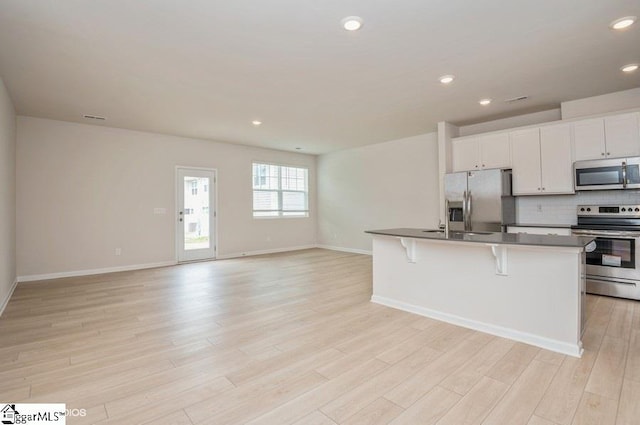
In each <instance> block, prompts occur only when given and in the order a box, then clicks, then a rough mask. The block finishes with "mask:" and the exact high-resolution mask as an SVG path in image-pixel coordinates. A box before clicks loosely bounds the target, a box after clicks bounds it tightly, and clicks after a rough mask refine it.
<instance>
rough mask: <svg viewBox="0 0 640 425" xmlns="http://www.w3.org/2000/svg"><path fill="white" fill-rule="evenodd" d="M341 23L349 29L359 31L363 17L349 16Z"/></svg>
mask: <svg viewBox="0 0 640 425" xmlns="http://www.w3.org/2000/svg"><path fill="white" fill-rule="evenodd" d="M340 23H341V24H342V28H344V29H346V30H347V31H357V30H359V29H360V28H362V18H361V17H359V16H347V17H346V18H344V19H343V20H342V21H340Z"/></svg>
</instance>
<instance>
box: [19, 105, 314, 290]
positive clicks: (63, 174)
mask: <svg viewBox="0 0 640 425" xmlns="http://www.w3.org/2000/svg"><path fill="white" fill-rule="evenodd" d="M253 161H264V162H271V163H277V164H285V165H292V166H301V167H307V168H308V169H309V191H310V193H309V198H310V199H309V202H310V205H309V206H310V211H311V214H310V217H308V218H286V219H282V218H275V219H254V218H253V214H252V202H253V197H252V181H251V179H252V166H251V164H252V162H253ZM315 164H316V157H315V156H313V155H305V154H300V153H294V152H283V151H276V150H271V149H262V148H254V147H248V146H241V145H234V144H228V143H219V142H213V141H208V140H198V139H191V138H182V137H176V136H168V135H161V134H154V133H147V132H139V131H131V130H124V129H117V128H111V127H105V126H96V125H86V124H76V123H69V122H62V121H55V120H48V119H40V118H31V117H24V116H19V117H18V120H17V211H18V216H17V274H18V276H19V279H23V278H24V280H29V277H31V278H33V277H34V276H36V277H37V276H41V275H56V274H63V275H64V274H72V273H76V272H79V273H78V274H82V272H83V271H94V270H103V269H118V268H136V267H137V266H148V265H153V264H168V263H172V262H175V259H176V248H175V247H176V239H175V237H176V236H175V235H176V227H177V226H176V220H177V218H176V217H177V216H176V210H177V208H176V201H175V199H176V194H175V186H176V182H175V179H176V177H175V172H176V166H191V167H204V168H214V169H217V172H218V173H217V236H218V253H217V254H218V257H219V258H224V257H229V256H238V255H243V254H244V253H248V254H252V253H258V252H264V251H278V250H287V249H296V248H300V247H309V246H315V244H316V229H317V221H316V216H317V213H316V210H317V208H316V202H315V201H316V198H315V180H316V165H315ZM155 208H164V209H166V214H154V209H155ZM116 248H120V249H121V255H119V256H116V255H115V250H116Z"/></svg>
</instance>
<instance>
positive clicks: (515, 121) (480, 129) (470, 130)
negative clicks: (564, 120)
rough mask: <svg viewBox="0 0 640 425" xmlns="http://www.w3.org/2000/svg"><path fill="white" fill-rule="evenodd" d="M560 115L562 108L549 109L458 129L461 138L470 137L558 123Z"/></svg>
mask: <svg viewBox="0 0 640 425" xmlns="http://www.w3.org/2000/svg"><path fill="white" fill-rule="evenodd" d="M560 115H561V114H560V108H556V109H549V110H547V111H541V112H533V113H530V114H523V115H516V116H515V117H508V118H501V119H499V120H493V121H486V122H481V123H478V124H470V125H465V126H461V127H458V131H459V135H460V136H470V135H472V134H479V133H487V132H490V131H498V130H506V129H509V128H515V127H522V126H527V125H535V124H542V123H546V122H551V121H558V120H559V119H560Z"/></svg>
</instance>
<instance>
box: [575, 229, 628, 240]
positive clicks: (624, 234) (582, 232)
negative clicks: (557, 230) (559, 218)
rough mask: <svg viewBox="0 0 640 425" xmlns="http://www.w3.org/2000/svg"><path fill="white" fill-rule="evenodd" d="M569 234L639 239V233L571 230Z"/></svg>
mask: <svg viewBox="0 0 640 425" xmlns="http://www.w3.org/2000/svg"><path fill="white" fill-rule="evenodd" d="M571 233H573V234H574V235H578V236H604V237H607V236H627V237H632V238H637V237H640V232H624V231H622V232H618V231H615V230H611V231H609V230H606V231H602V232H599V231H597V230H576V229H573V230H571Z"/></svg>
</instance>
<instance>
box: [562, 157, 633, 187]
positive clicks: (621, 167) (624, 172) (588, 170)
mask: <svg viewBox="0 0 640 425" xmlns="http://www.w3.org/2000/svg"><path fill="white" fill-rule="evenodd" d="M573 170H574V176H575V189H576V190H577V191H578V190H611V189H640V157H633V158H614V159H594V160H591V161H576V162H575V163H574V164H573Z"/></svg>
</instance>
